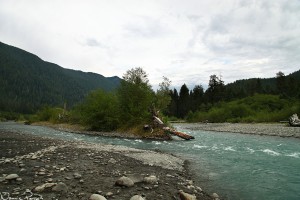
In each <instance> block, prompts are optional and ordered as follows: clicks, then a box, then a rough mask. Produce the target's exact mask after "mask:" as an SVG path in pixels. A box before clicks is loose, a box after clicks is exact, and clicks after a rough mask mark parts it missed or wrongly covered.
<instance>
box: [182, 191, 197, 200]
mask: <svg viewBox="0 0 300 200" xmlns="http://www.w3.org/2000/svg"><path fill="white" fill-rule="evenodd" d="M179 197H180V199H181V200H197V198H196V196H195V195H191V194H188V193H185V192H183V191H182V190H179Z"/></svg>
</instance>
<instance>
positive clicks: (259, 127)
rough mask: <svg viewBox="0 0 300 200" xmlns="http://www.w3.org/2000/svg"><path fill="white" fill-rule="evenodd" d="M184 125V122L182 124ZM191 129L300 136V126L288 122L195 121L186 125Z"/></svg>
mask: <svg viewBox="0 0 300 200" xmlns="http://www.w3.org/2000/svg"><path fill="white" fill-rule="evenodd" d="M180 126H182V127H184V123H182V124H180ZM185 128H187V129H190V130H203V131H217V132H232V133H243V134H254V135H269V136H280V137H294V138H300V127H291V126H288V125H287V124H284V123H283V124H282V123H281V124H279V123H277V124H261V123H258V124H242V123H236V124H233V123H193V124H188V126H187V127H185Z"/></svg>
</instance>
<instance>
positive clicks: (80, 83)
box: [0, 42, 121, 113]
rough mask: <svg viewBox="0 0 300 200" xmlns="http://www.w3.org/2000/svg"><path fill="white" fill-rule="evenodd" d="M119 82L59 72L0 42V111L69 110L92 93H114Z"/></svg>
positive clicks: (92, 74)
mask: <svg viewBox="0 0 300 200" xmlns="http://www.w3.org/2000/svg"><path fill="white" fill-rule="evenodd" d="M120 80H121V79H120V78H118V77H109V78H106V77H104V76H102V75H99V74H95V73H85V72H81V71H75V70H70V69H65V68H62V67H60V66H58V65H56V64H53V63H50V62H46V61H43V60H42V59H40V58H39V57H37V56H36V55H34V54H31V53H28V52H26V51H24V50H21V49H19V48H16V47H12V46H9V45H6V44H4V43H1V42H0V85H1V88H0V96H1V98H0V110H2V111H14V112H21V113H31V112H35V111H36V110H37V109H38V108H40V107H41V106H43V105H51V106H54V105H60V106H62V105H63V104H64V102H67V104H68V105H69V106H72V105H74V104H76V103H78V102H79V101H80V100H82V99H83V98H84V96H86V95H87V93H88V92H90V91H91V90H95V89H103V90H106V91H111V90H114V89H116V88H117V87H118V85H119V83H120Z"/></svg>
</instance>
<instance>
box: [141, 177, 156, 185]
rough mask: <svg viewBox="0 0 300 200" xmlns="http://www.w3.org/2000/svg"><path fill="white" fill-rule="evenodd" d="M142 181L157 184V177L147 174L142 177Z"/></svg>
mask: <svg viewBox="0 0 300 200" xmlns="http://www.w3.org/2000/svg"><path fill="white" fill-rule="evenodd" d="M144 182H145V183H148V184H157V177H156V176H153V175H152V176H148V177H145V178H144Z"/></svg>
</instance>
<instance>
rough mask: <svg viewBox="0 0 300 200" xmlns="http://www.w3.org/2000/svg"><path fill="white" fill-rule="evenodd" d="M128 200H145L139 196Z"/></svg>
mask: <svg viewBox="0 0 300 200" xmlns="http://www.w3.org/2000/svg"><path fill="white" fill-rule="evenodd" d="M130 200H145V199H144V198H143V197H142V196H140V195H134V196H133V197H131V198H130Z"/></svg>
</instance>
